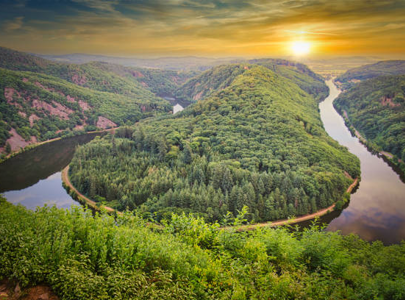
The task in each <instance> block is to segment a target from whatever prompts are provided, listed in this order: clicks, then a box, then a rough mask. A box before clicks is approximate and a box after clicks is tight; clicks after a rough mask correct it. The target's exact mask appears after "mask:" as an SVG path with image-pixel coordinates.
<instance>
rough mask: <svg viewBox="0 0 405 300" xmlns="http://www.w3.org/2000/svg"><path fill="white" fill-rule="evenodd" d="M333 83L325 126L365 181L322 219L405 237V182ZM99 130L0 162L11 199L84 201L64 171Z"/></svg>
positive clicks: (369, 234) (373, 236)
mask: <svg viewBox="0 0 405 300" xmlns="http://www.w3.org/2000/svg"><path fill="white" fill-rule="evenodd" d="M327 85H328V86H329V88H330V95H329V97H328V98H326V99H325V100H324V101H323V102H322V103H321V104H320V105H319V108H320V113H321V118H322V121H323V123H324V127H325V130H326V131H327V132H328V134H329V135H330V136H331V137H332V138H334V139H335V140H337V141H338V142H339V143H340V144H342V145H344V146H346V147H348V149H349V151H350V152H352V153H353V154H355V155H356V156H357V157H359V158H360V162H361V182H360V186H359V187H358V189H357V190H356V192H355V193H354V194H352V196H351V200H350V202H349V204H348V206H347V207H346V208H345V209H344V210H343V211H334V212H332V213H330V214H328V215H325V216H323V217H322V218H321V219H320V221H321V222H325V223H327V224H328V226H327V228H326V230H330V231H336V230H340V231H341V232H342V233H343V234H350V233H356V234H358V235H359V236H360V237H362V238H363V239H366V240H368V241H372V240H381V241H383V242H384V243H385V244H393V243H398V242H400V241H401V240H405V184H404V183H403V182H402V181H401V180H400V178H399V176H398V175H397V174H396V173H395V172H394V171H393V170H392V169H391V167H390V166H388V165H387V163H385V162H384V161H383V160H382V159H381V158H379V157H377V156H376V155H372V154H371V153H370V152H368V151H367V149H366V148H365V146H363V145H362V144H361V143H360V142H359V141H358V139H357V138H355V137H353V136H352V135H351V134H350V132H349V130H348V129H347V128H346V126H345V124H344V121H343V119H342V117H341V116H340V115H339V114H338V113H337V112H336V111H335V109H334V108H333V105H332V103H333V100H334V99H335V98H336V97H337V96H338V95H339V90H338V89H337V88H336V86H335V85H334V84H333V83H332V81H327ZM173 102H175V99H173ZM174 104H177V103H173V105H174ZM185 106H187V103H186V105H185ZM94 136H95V135H85V136H78V137H73V138H68V139H64V140H60V141H56V142H52V143H49V144H45V145H42V146H39V147H37V148H34V149H32V150H30V151H26V152H24V153H22V154H20V155H17V156H16V157H13V158H11V159H9V160H7V161H6V162H4V163H2V164H0V193H3V194H4V195H5V197H6V198H7V200H8V201H9V202H11V203H14V204H18V203H20V204H22V205H24V206H26V207H28V208H30V209H34V208H35V207H36V206H43V205H45V204H49V205H52V204H55V205H56V206H57V207H62V208H68V207H70V206H71V205H75V204H77V205H78V203H77V202H76V201H74V200H73V199H72V198H71V197H70V196H69V195H68V194H67V193H66V191H65V189H64V188H63V187H62V180H61V174H60V171H61V170H62V169H63V168H64V167H65V166H66V165H67V164H68V163H69V162H70V160H71V159H72V156H73V154H74V150H75V147H76V145H78V144H83V143H86V142H88V141H90V140H91V139H93V138H94ZM307 224H308V222H303V223H301V224H300V225H301V226H307Z"/></svg>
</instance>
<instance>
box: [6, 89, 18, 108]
mask: <svg viewBox="0 0 405 300" xmlns="http://www.w3.org/2000/svg"><path fill="white" fill-rule="evenodd" d="M14 94H16V95H17V96H18V98H21V94H20V93H19V92H18V91H16V90H15V89H13V88H10V87H5V88H4V97H5V98H6V101H7V103H8V104H10V105H14V106H15V107H18V108H22V106H21V105H20V104H18V103H17V102H15V101H14Z"/></svg>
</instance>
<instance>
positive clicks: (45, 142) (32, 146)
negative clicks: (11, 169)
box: [0, 127, 119, 164]
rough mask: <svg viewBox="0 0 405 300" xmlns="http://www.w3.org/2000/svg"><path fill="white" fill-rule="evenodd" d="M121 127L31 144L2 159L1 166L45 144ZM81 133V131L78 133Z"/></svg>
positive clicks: (111, 129)
mask: <svg viewBox="0 0 405 300" xmlns="http://www.w3.org/2000/svg"><path fill="white" fill-rule="evenodd" d="M118 128H119V127H114V128H109V129H104V130H93V131H87V132H86V131H83V133H80V134H77V135H73V136H64V137H57V138H53V139H50V140H46V141H42V142H39V143H33V144H29V145H27V146H26V147H24V148H20V149H19V150H18V151H14V152H11V153H10V154H8V155H7V156H6V157H5V158H4V159H0V164H1V163H3V162H5V161H6V160H8V159H10V158H13V157H15V156H17V155H19V154H21V153H24V152H26V151H30V150H32V149H35V148H36V147H39V146H42V145H45V144H49V143H52V142H56V141H60V140H62V139H66V138H71V137H75V136H81V135H86V134H93V133H103V132H110V131H114V130H116V129H118ZM77 132H79V131H77Z"/></svg>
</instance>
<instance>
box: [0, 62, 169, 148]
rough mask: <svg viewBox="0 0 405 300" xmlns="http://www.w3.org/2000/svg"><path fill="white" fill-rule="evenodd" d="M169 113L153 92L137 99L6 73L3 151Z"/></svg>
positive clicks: (1, 93)
mask: <svg viewBox="0 0 405 300" xmlns="http://www.w3.org/2000/svg"><path fill="white" fill-rule="evenodd" d="M169 110H170V106H169V105H168V104H167V102H166V101H164V100H163V99H161V98H157V97H155V96H154V95H153V94H152V93H151V92H149V91H147V90H142V93H139V94H138V96H137V97H136V98H135V97H133V96H131V97H129V96H126V95H119V94H113V93H109V92H99V91H94V90H91V89H88V88H84V87H80V86H77V85H75V84H72V83H69V82H67V81H65V80H61V79H59V78H56V77H53V76H48V75H41V74H36V73H33V72H22V71H10V70H5V69H2V68H0V148H1V147H3V149H4V150H6V149H5V146H6V144H8V145H9V146H7V148H8V149H7V152H9V151H10V150H18V148H20V147H25V146H27V145H28V144H29V143H33V142H36V141H44V140H48V139H51V138H54V137H57V136H62V135H71V134H73V132H74V131H83V130H95V129H97V128H103V129H105V128H109V127H116V126H119V125H124V124H128V125H131V124H134V123H135V122H136V121H138V120H140V119H142V118H145V117H148V116H152V115H154V114H155V112H156V111H169ZM9 147H11V149H10V148H9Z"/></svg>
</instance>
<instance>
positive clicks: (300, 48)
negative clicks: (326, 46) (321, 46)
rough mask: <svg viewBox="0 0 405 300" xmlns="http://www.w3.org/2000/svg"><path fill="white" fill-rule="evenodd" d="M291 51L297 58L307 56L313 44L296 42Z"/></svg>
mask: <svg viewBox="0 0 405 300" xmlns="http://www.w3.org/2000/svg"><path fill="white" fill-rule="evenodd" d="M291 50H292V51H293V52H294V54H295V55H297V56H301V55H306V54H308V53H309V52H310V50H311V44H310V43H308V42H303V41H296V42H293V43H292V44H291Z"/></svg>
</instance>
